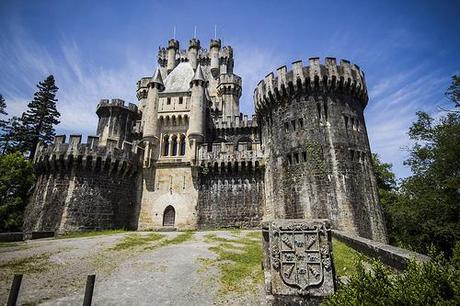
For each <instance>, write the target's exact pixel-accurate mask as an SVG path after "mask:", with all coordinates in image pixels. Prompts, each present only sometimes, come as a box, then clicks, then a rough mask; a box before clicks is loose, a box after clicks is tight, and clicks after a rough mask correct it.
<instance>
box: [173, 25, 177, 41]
mask: <svg viewBox="0 0 460 306" xmlns="http://www.w3.org/2000/svg"><path fill="white" fill-rule="evenodd" d="M173 38H174V39H176V26H174V28H173Z"/></svg>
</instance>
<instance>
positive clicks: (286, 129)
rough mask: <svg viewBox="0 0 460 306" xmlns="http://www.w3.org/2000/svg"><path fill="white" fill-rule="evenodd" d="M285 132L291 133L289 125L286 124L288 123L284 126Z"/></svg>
mask: <svg viewBox="0 0 460 306" xmlns="http://www.w3.org/2000/svg"><path fill="white" fill-rule="evenodd" d="M284 130H285V131H286V132H289V123H287V122H286V123H285V124H284Z"/></svg>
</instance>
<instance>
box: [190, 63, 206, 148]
mask: <svg viewBox="0 0 460 306" xmlns="http://www.w3.org/2000/svg"><path fill="white" fill-rule="evenodd" d="M205 83H206V81H205V79H204V76H203V71H202V70H201V65H198V67H197V69H196V71H195V75H194V76H193V79H192V81H191V82H190V87H191V89H192V97H191V109H190V126H189V131H188V137H189V139H194V140H196V141H197V142H202V141H203V139H204V133H205V118H204V116H205V111H206V97H205V92H204V91H205V86H206V84H205Z"/></svg>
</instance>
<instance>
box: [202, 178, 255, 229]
mask: <svg viewBox="0 0 460 306" xmlns="http://www.w3.org/2000/svg"><path fill="white" fill-rule="evenodd" d="M263 207H264V180H263V173H262V172H260V171H258V172H246V173H244V172H243V173H208V174H204V175H203V174H202V175H201V176H200V189H199V193H198V207H197V211H198V226H199V227H200V228H217V227H257V226H259V225H260V222H261V220H262V217H263Z"/></svg>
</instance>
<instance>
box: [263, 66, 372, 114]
mask: <svg viewBox="0 0 460 306" xmlns="http://www.w3.org/2000/svg"><path fill="white" fill-rule="evenodd" d="M302 90H306V91H310V90H323V91H342V92H348V93H349V94H351V95H353V96H355V97H356V98H358V99H359V100H360V101H361V103H362V105H363V107H365V106H366V104H367V101H368V96H367V88H366V81H365V78H364V72H363V71H362V70H361V69H360V68H359V67H358V66H357V65H355V64H350V62H349V61H347V60H344V59H342V60H340V64H339V65H337V62H336V59H335V58H333V57H326V58H325V61H324V64H321V63H320V59H319V58H318V57H312V58H310V59H309V66H304V65H303V64H302V61H301V60H300V61H296V62H293V63H292V70H289V71H288V70H287V67H286V66H282V67H280V68H278V69H277V70H276V75H275V74H274V73H273V72H272V73H269V74H268V75H267V76H266V77H265V78H264V79H263V80H261V81H260V82H259V83H258V85H257V88H256V89H255V90H254V104H255V109H256V112H260V111H261V110H263V109H264V108H266V107H267V106H269V104H271V103H275V102H276V101H278V100H279V98H281V97H283V96H286V95H288V96H289V95H291V94H293V93H295V92H297V91H302Z"/></svg>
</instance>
